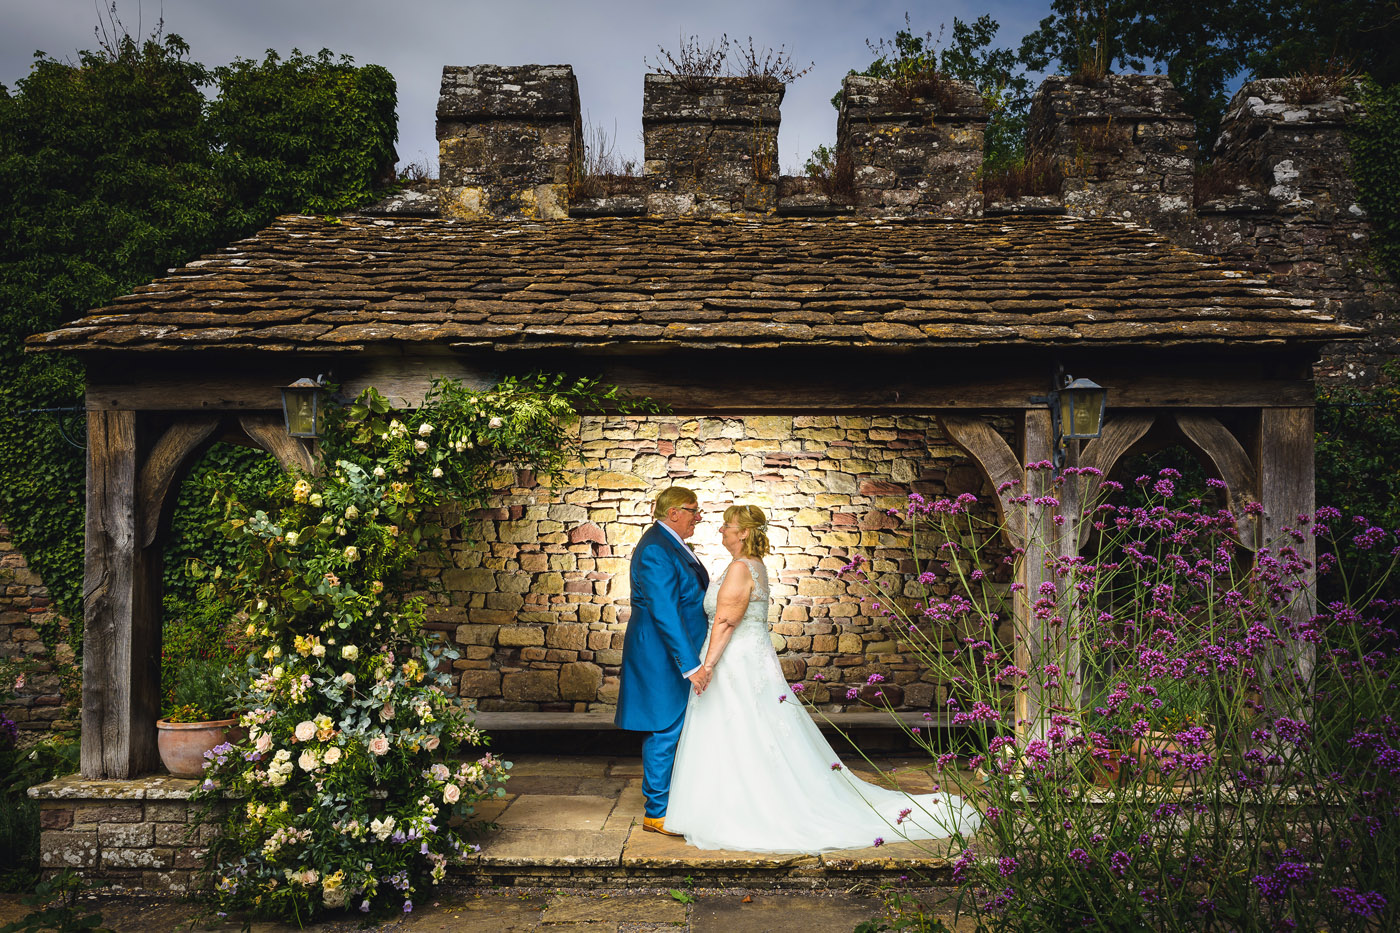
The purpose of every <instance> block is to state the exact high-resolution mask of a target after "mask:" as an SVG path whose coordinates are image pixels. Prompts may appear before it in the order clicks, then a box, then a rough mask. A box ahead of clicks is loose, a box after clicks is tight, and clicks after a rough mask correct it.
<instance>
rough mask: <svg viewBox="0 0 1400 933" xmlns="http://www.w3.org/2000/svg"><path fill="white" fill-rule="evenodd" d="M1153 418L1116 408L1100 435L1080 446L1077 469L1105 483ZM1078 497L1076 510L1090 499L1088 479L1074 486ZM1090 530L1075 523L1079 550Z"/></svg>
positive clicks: (1087, 524) (1085, 523) (1153, 415)
mask: <svg viewBox="0 0 1400 933" xmlns="http://www.w3.org/2000/svg"><path fill="white" fill-rule="evenodd" d="M1156 420H1157V415H1156V413H1154V412H1136V411H1126V412H1124V411H1118V410H1117V409H1116V408H1115V409H1114V412H1113V417H1112V418H1109V419H1108V420H1107V421H1105V422H1104V426H1103V433H1102V434H1100V435H1099V436H1098V437H1096V438H1094V439H1093V440H1091V441H1089V443H1087V444H1085V445H1084V449H1083V451H1082V452H1081V453H1080V455H1079V465H1080V466H1082V467H1093V468H1095V469H1097V470H1099V471H1100V472H1101V473H1103V477H1104V478H1105V479H1107V478H1108V475H1109V474H1110V473H1112V472H1113V468H1114V467H1116V466H1117V465H1118V461H1119V460H1121V459H1123V455H1124V454H1125V453H1127V452H1128V450H1129V448H1131V447H1132V446H1133V445H1134V444H1136V443H1137V442H1138V441H1140V440H1142V439H1143V437H1144V436H1145V435H1146V434H1147V432H1148V431H1150V430H1151V429H1152V425H1153V424H1154V423H1155V422H1156ZM1076 486H1077V487H1078V489H1077V491H1078V493H1079V503H1080V505H1079V508H1083V503H1085V502H1088V501H1089V500H1090V498H1091V497H1092V496H1093V488H1092V486H1091V483H1090V480H1089V479H1088V478H1083V479H1081V480H1080V482H1079V483H1077V484H1076ZM1092 527H1093V523H1092V522H1088V521H1081V522H1079V523H1078V532H1077V535H1076V537H1077V540H1078V542H1079V546H1080V547H1081V548H1082V547H1083V546H1084V545H1085V544H1086V543H1087V542H1088V540H1089V529H1090V528H1092Z"/></svg>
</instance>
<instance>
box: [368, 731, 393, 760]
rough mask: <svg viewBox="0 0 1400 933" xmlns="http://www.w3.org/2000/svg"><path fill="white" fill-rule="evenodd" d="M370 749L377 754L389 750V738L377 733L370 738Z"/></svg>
mask: <svg viewBox="0 0 1400 933" xmlns="http://www.w3.org/2000/svg"><path fill="white" fill-rule="evenodd" d="M369 750H370V752H371V753H373V754H375V755H383V754H385V753H387V752H388V751H389V740H388V739H386V738H385V737H384V736H382V735H376V736H375V737H374V738H372V739H370V740H369Z"/></svg>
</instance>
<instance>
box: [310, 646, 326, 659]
mask: <svg viewBox="0 0 1400 933" xmlns="http://www.w3.org/2000/svg"><path fill="white" fill-rule="evenodd" d="M311 656H312V657H313V658H324V657H325V656H326V646H325V645H312V646H311Z"/></svg>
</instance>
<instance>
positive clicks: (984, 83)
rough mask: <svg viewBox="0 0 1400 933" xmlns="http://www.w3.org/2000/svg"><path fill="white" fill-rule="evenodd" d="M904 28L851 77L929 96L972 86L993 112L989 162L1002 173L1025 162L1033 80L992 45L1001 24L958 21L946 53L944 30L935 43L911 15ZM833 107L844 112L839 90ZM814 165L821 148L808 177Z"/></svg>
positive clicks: (988, 131) (986, 20) (986, 19)
mask: <svg viewBox="0 0 1400 933" xmlns="http://www.w3.org/2000/svg"><path fill="white" fill-rule="evenodd" d="M904 26H905V28H903V29H901V30H899V31H897V32H896V33H895V35H894V38H893V39H892V40H891V39H881V40H879V41H878V42H876V43H874V44H871V43H870V42H867V43H866V45H868V46H869V47H870V49H871V51H872V52H875V53H876V56H877V57H876V58H875V60H874V61H872V62H871V63H870V64H869V65H868V66H866V68H865V69H864V70H863V71H855V70H852V71H851V72H850V73H851V74H855V75H867V76H869V77H872V78H885V79H889V80H891V81H894V82H895V84H896V85H898V86H899V87H901V88H904V89H905V90H906V91H908V92H909V93H911V94H917V93H921V92H926V91H927V90H928V88H929V87H930V86H931V85H936V84H937V82H939V81H940V80H947V79H949V78H951V79H954V80H958V81H969V82H971V83H972V84H973V85H975V86H976V88H977V91H978V93H979V94H981V95H982V99H983V100H984V101H985V103H986V105H987V110H988V113H989V119H988V122H987V128H986V144H985V150H984V152H985V156H984V161H985V163H986V164H987V165H988V166H989V167H996V168H999V167H1001V166H1003V165H1006V164H1009V163H1011V162H1014V161H1016V160H1017V159H1018V158H1020V157H1021V155H1022V152H1023V150H1024V147H1025V144H1024V137H1025V129H1026V113H1027V107H1028V106H1029V104H1030V79H1029V78H1027V77H1026V75H1025V73H1024V71H1023V70H1021V68H1020V67H1019V66H1018V64H1017V61H1016V56H1015V53H1013V52H1012V51H1011V50H1010V49H1008V48H998V47H996V46H993V45H992V42H993V40H994V39H995V38H996V34H997V31H998V30H999V29H1000V28H1001V26H1000V24H999V23H997V21H996V20H994V19H993V18H992V17H991V16H990V15H987V14H983V15H982V16H979V17H978V18H977V19H976V20H974V21H973V22H971V23H966V22H964V21H962V20H961V19H959V18H957V17H956V16H955V17H953V31H952V40H951V42H949V44H948V45H947V47H945V48H943V49H942V50H941V51H940V49H939V45H940V44H941V42H942V30H941V28H940V30H939V35H938V37H936V38H935V36H934V35H933V33H931V32H926V33H924V34H923V35H922V36H920V35H917V34H916V33H915V32H914V31H913V28H912V27H911V26H910V25H909V15H908V14H907V13H906V14H905V17H904ZM831 105H832V106H833V107H836V108H838V109H839V108H840V106H841V92H840V91H837V93H836V94H835V96H833V97H832V98H831ZM813 160H815V164H817V165H818V166H820V164H821V151H820V149H818V150H816V151H814V152H813V153H812V159H809V160H808V165H809V168H808V174H814V173H813V172H812V171H811V166H812V165H813V164H814V163H813Z"/></svg>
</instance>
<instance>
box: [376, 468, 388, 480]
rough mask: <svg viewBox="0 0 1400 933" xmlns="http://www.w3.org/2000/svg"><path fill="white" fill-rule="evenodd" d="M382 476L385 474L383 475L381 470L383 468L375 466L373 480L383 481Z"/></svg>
mask: <svg viewBox="0 0 1400 933" xmlns="http://www.w3.org/2000/svg"><path fill="white" fill-rule="evenodd" d="M384 475H385V474H384V468H383V467H381V466H377V467H375V468H374V478H375V479H383V478H384Z"/></svg>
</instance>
